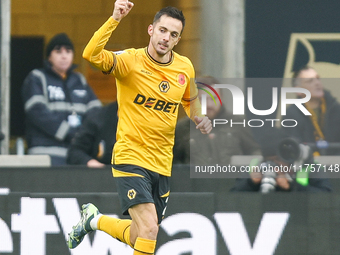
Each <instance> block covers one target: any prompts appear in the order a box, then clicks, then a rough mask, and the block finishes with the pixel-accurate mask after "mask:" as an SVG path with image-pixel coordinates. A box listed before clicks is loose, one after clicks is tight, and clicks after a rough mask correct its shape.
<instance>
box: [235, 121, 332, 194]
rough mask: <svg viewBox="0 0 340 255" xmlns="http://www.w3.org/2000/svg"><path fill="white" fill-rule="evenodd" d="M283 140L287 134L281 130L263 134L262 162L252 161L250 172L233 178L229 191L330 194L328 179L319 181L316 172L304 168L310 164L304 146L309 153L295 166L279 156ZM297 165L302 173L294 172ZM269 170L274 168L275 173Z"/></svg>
mask: <svg viewBox="0 0 340 255" xmlns="http://www.w3.org/2000/svg"><path fill="white" fill-rule="evenodd" d="M286 138H287V135H285V134H284V132H283V130H280V129H276V128H273V129H272V131H271V132H270V133H268V134H267V135H266V139H265V141H262V142H261V144H262V146H261V151H262V156H263V160H262V162H259V161H258V160H257V159H254V160H253V161H252V162H251V164H250V169H253V171H250V172H249V173H248V172H246V173H244V176H243V177H242V178H237V179H236V182H235V186H234V187H233V188H232V189H231V191H255V192H261V193H269V192H275V191H287V192H288V191H308V192H318V191H325V192H330V191H332V188H331V184H330V182H329V180H328V179H326V178H320V176H318V173H316V172H310V171H309V170H310V169H306V166H307V165H306V164H312V163H314V158H313V155H312V151H311V149H310V148H307V146H305V147H306V148H307V149H308V150H309V152H308V153H305V154H303V155H304V157H305V158H303V159H302V162H301V163H299V164H295V163H294V162H287V161H285V160H284V159H283V158H282V157H281V156H280V155H279V153H278V151H279V145H280V142H281V141H283V140H284V139H286ZM301 155H302V154H301ZM290 163H291V164H292V165H296V167H295V168H294V167H291V165H290ZM300 165H302V166H303V167H302V171H298V170H301V169H299V166H300ZM270 167H271V168H270ZM270 169H275V171H271V170H270ZM287 170H290V171H287Z"/></svg>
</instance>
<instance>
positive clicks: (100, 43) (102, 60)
mask: <svg viewBox="0 0 340 255" xmlns="http://www.w3.org/2000/svg"><path fill="white" fill-rule="evenodd" d="M132 7H133V3H131V2H129V1H127V0H117V1H116V2H115V7H114V10H113V14H112V16H111V17H110V18H109V19H108V20H107V21H106V22H105V23H104V24H103V25H102V26H101V27H100V28H99V29H98V30H97V31H96V32H95V33H94V35H93V36H92V38H91V40H90V41H89V42H88V44H87V45H86V47H85V49H84V52H83V58H84V59H86V60H88V61H89V62H90V63H91V64H92V65H94V66H95V67H96V68H98V69H100V70H102V71H104V72H110V71H112V70H113V69H114V66H115V61H116V59H115V56H114V55H113V54H112V52H111V51H108V50H105V49H104V47H105V45H106V44H107V42H108V40H109V39H110V37H111V34H112V32H113V31H114V30H115V29H116V27H117V25H118V24H119V22H120V21H121V20H122V18H124V17H125V16H126V15H127V14H128V13H129V12H130V10H131V9H132Z"/></svg>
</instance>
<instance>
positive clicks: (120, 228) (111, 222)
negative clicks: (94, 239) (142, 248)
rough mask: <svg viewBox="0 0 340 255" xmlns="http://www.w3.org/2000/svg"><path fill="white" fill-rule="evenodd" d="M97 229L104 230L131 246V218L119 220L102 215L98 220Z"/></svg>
mask: <svg viewBox="0 0 340 255" xmlns="http://www.w3.org/2000/svg"><path fill="white" fill-rule="evenodd" d="M97 226H98V230H101V231H104V232H105V233H107V234H109V235H110V236H112V237H113V238H116V239H117V240H119V241H121V242H123V243H126V244H128V245H129V246H131V247H132V248H133V245H132V244H131V241H130V226H131V220H121V219H117V218H113V217H109V216H106V215H103V216H102V217H100V219H99V220H98V225H97Z"/></svg>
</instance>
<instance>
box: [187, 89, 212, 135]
mask: <svg viewBox="0 0 340 255" xmlns="http://www.w3.org/2000/svg"><path fill="white" fill-rule="evenodd" d="M196 91H197V88H196ZM182 106H183V108H184V111H185V113H186V114H187V115H188V117H189V118H190V119H191V120H192V121H193V122H195V124H196V128H197V129H199V130H200V131H201V133H202V134H209V133H210V131H211V130H212V125H211V120H210V119H209V118H208V117H206V116H204V115H202V114H201V103H200V101H199V99H198V96H197V94H196V96H194V98H192V99H191V100H190V99H185V98H183V99H182Z"/></svg>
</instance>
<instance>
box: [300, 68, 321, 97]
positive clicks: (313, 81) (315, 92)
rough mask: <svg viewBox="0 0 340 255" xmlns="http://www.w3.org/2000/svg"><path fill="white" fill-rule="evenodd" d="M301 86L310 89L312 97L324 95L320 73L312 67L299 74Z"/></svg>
mask: <svg viewBox="0 0 340 255" xmlns="http://www.w3.org/2000/svg"><path fill="white" fill-rule="evenodd" d="M298 79H299V81H298V82H299V83H298V84H299V85H298V86H299V87H301V88H304V89H308V90H309V91H310V93H311V97H312V98H315V99H318V98H322V97H323V96H324V92H323V86H322V83H321V81H320V76H319V74H318V73H317V72H316V71H315V70H314V69H312V68H310V69H307V70H303V71H301V73H300V74H299V76H298Z"/></svg>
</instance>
